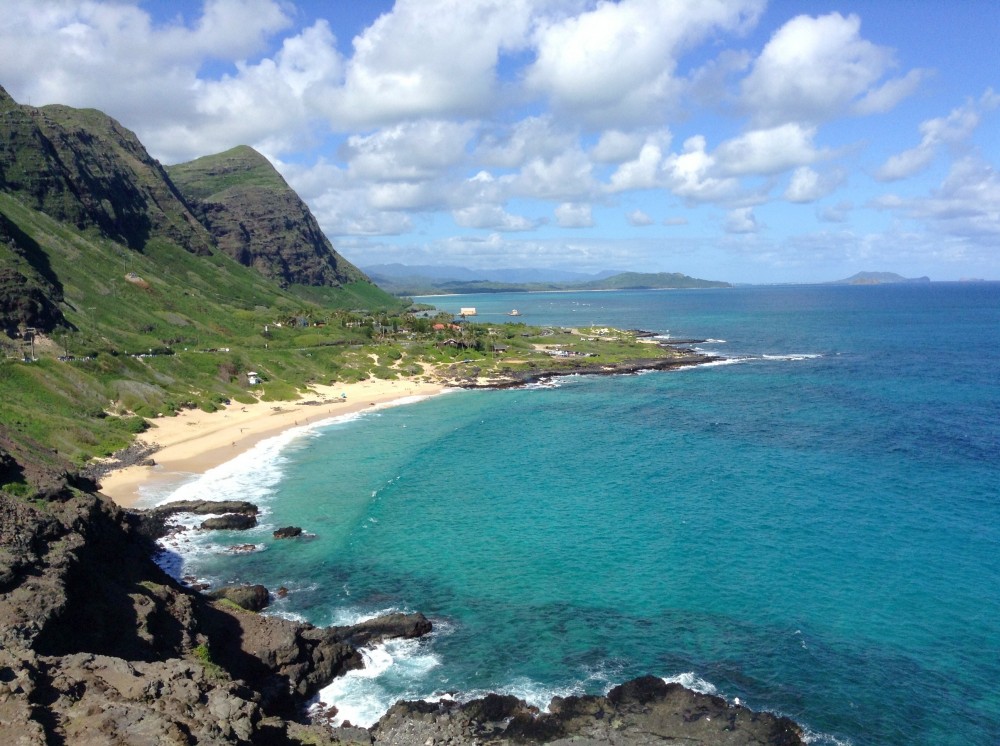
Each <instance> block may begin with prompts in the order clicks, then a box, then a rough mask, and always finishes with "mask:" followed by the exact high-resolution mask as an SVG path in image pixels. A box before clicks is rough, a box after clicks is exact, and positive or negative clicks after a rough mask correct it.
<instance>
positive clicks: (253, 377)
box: [247, 370, 260, 386]
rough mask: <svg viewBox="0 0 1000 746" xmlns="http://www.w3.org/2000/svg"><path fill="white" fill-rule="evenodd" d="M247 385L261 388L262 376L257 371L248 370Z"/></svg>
mask: <svg viewBox="0 0 1000 746" xmlns="http://www.w3.org/2000/svg"><path fill="white" fill-rule="evenodd" d="M247 385H248V386H259V385H260V376H259V375H258V374H257V371H255V370H248V371H247Z"/></svg>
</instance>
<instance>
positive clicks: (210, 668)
mask: <svg viewBox="0 0 1000 746" xmlns="http://www.w3.org/2000/svg"><path fill="white" fill-rule="evenodd" d="M233 606H236V604H233ZM237 608H239V607H237ZM191 655H192V656H194V659H195V660H196V661H198V662H199V663H201V665H202V666H204V667H205V673H206V674H208V675H209V676H212V677H214V678H223V677H224V676H225V675H226V674H225V671H224V670H223V668H222V666H220V665H219V664H218V663H216V662H215V661H214V660H212V651H211V649H210V648H209V646H208V643H202V644H200V645H198V646H197V647H195V648H194V649H192V650H191Z"/></svg>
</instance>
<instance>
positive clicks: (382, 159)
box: [0, 0, 1000, 282]
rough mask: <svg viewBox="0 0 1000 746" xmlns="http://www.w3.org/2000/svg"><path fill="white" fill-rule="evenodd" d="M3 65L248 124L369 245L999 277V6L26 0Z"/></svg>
mask: <svg viewBox="0 0 1000 746" xmlns="http://www.w3.org/2000/svg"><path fill="white" fill-rule="evenodd" d="M3 6H4V13H3V14H0V48H2V49H3V50H4V52H3V54H2V55H0V85H3V86H4V87H5V88H6V89H7V91H8V92H9V93H10V94H11V95H12V96H14V98H15V99H17V100H18V101H19V102H21V103H30V104H31V105H35V106H38V105H43V104H48V103H65V104H69V105H72V106H78V107H94V108H99V109H101V110H103V111H105V112H107V113H109V114H110V115H112V116H114V117H115V118H116V119H118V120H119V121H121V122H122V123H123V124H124V125H125V126H127V127H129V128H130V129H132V130H134V131H135V132H137V133H138V135H139V136H140V138H141V139H142V140H143V142H144V143H145V144H146V146H147V147H148V148H149V150H150V151H151V153H152V154H153V155H154V156H155V157H157V158H159V159H160V160H161V161H163V162H164V163H168V164H169V163H176V162H181V161H186V160H190V159H192V158H196V157H198V156H201V155H207V154H211V153H216V152H220V151H223V150H226V149H228V148H230V147H233V146H235V145H238V144H249V145H252V146H254V147H255V148H257V149H258V150H260V151H261V152H262V153H264V154H265V155H266V156H267V157H268V158H269V159H271V161H272V162H273V163H274V165H275V166H276V167H277V168H278V169H279V171H281V173H282V174H283V175H284V176H285V178H286V179H287V180H288V181H289V183H290V184H291V185H292V186H293V187H294V188H295V189H296V190H297V191H298V192H299V193H300V194H301V195H302V197H303V198H304V199H305V200H306V201H307V202H308V204H309V205H310V207H311V209H312V210H313V212H314V213H315V214H316V216H317V218H318V219H319V221H320V224H321V225H322V226H323V228H324V230H325V231H326V233H327V235H328V236H330V238H331V240H332V241H333V242H334V244H335V246H336V247H337V248H338V250H339V251H341V253H343V254H344V255H345V256H347V258H348V259H350V260H351V261H353V262H354V263H356V264H359V265H361V266H368V265H373V264H379V263H385V262H402V263H405V264H457V265H464V266H467V267H482V268H487V267H559V268H566V269H577V270H581V271H599V270H604V269H618V270H636V271H669V272H673V271H676V272H684V273H686V274H690V275H694V276H698V277H705V278H709V279H721V280H729V281H734V282H788V281H791V282H811V281H824V280H831V279H837V278H841V277H846V276H848V275H851V274H853V273H854V272H857V271H860V270H878V271H892V272H898V273H899V274H902V275H906V276H919V275H928V276H930V277H931V278H932V279H937V280H955V279H962V278H986V279H1000V173H998V170H997V169H998V167H1000V134H998V133H1000V127H998V124H1000V52H998V40H1000V9H998V7H997V5H996V3H995V2H993V1H985V0H982V1H977V0H962V1H959V2H943V1H937V2H931V1H930V0H909V1H907V2H904V1H903V0H896V1H893V0H881V1H878V2H876V1H874V0H870V1H867V2H861V1H854V2H852V1H847V0H845V1H842V2H840V1H838V0H795V1H792V0H786V1H784V2H765V0H699V2H688V1H687V0H619V1H618V2H605V1H596V0H505V1H501V0H398V1H397V2H389V1H371V0H365V2H358V1H356V0H355V1H345V0H333V1H331V2H285V1H284V0H207V1H206V2H167V1H162V2H127V1H118V2H62V1H61V0H4V2H3Z"/></svg>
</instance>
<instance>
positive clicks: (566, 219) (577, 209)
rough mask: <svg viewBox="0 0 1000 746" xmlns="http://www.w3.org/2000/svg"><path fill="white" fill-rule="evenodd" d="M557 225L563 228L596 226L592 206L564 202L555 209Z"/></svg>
mask: <svg viewBox="0 0 1000 746" xmlns="http://www.w3.org/2000/svg"><path fill="white" fill-rule="evenodd" d="M555 215H556V223H557V224H558V225H559V227H561V228H589V227H590V226H592V225H593V224H594V217H593V215H592V214H591V209H590V205H586V204H574V203H571V202H563V203H562V204H561V205H559V206H558V207H556V209H555Z"/></svg>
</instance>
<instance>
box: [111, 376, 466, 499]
mask: <svg viewBox="0 0 1000 746" xmlns="http://www.w3.org/2000/svg"><path fill="white" fill-rule="evenodd" d="M445 389H446V387H445V386H444V385H443V384H440V383H428V382H426V381H418V380H412V379H405V380H398V381H383V380H379V379H369V380H367V381H361V382H360V383H345V384H341V385H338V386H319V385H315V386H311V387H310V391H309V393H307V394H305V395H304V396H302V397H301V398H300V399H298V400H297V401H294V402H292V401H288V402H261V401H258V402H255V403H253V404H238V403H236V402H233V403H232V404H231V405H229V406H228V407H225V408H224V409H221V410H219V411H217V412H212V413H208V412H203V411H202V410H200V409H190V410H184V411H182V412H181V413H179V414H178V415H177V416H176V417H160V418H157V419H155V420H153V421H151V423H150V425H151V427H150V428H149V430H147V431H146V432H145V433H143V434H142V435H141V436H139V437H138V438H137V440H138V441H139V442H141V443H145V444H153V443H155V444H156V445H158V446H160V449H159V450H158V451H156V452H155V453H154V454H153V456H152V457H153V459H154V461H155V462H156V465H155V466H129V467H126V468H124V469H119V470H116V471H114V472H111V473H110V474H108V475H106V476H104V477H102V478H101V480H100V482H101V492H103V493H104V494H105V495H107V496H108V497H110V498H112V499H113V500H114V501H115V502H116V503H118V504H119V505H121V506H123V507H129V506H132V505H134V504H135V503H136V501H137V500H139V498H140V497H141V493H140V487H141V486H142V485H146V484H150V483H153V482H156V483H161V482H162V483H171V482H180V481H181V480H182V479H186V478H189V477H190V475H191V474H202V473H204V472H205V471H207V470H208V469H211V468H212V467H214V466H218V465H219V464H223V463H225V462H226V461H229V460H231V459H233V458H235V457H236V456H238V455H239V454H241V453H243V452H244V451H247V450H249V449H250V448H251V447H253V446H254V445H256V444H257V443H259V442H260V441H262V440H264V439H266V438H269V437H272V436H275V435H278V434H279V433H281V432H283V431H285V430H288V429H289V428H293V427H296V426H301V425H307V424H309V423H315V422H319V421H321V420H328V419H330V418H331V417H337V416H340V415H345V414H352V413H354V412H360V411H363V410H366V409H372V408H373V407H374V406H378V405H385V404H388V403H391V402H395V401H398V400H400V399H406V398H409V397H425V396H432V395H434V394H439V393H441V392H443V391H444V390H445ZM341 394H347V398H346V399H342V398H341ZM306 402H318V403H312V404H307V403H306Z"/></svg>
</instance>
